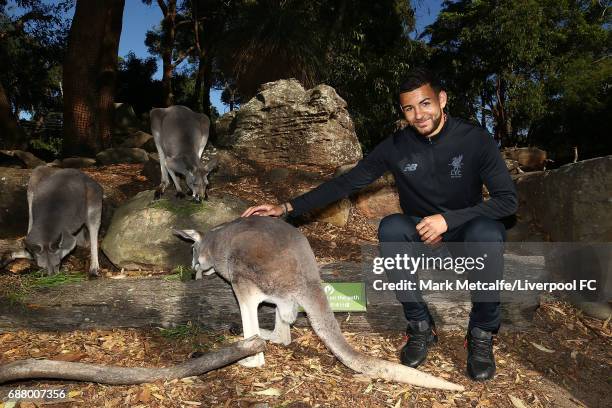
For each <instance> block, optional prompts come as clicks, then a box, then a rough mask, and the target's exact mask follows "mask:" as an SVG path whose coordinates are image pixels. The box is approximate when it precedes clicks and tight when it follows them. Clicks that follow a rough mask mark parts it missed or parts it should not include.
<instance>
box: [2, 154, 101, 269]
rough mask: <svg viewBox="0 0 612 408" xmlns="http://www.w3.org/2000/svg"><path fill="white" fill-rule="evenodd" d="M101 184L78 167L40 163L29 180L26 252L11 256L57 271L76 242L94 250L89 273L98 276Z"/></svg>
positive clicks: (15, 253)
mask: <svg viewBox="0 0 612 408" xmlns="http://www.w3.org/2000/svg"><path fill="white" fill-rule="evenodd" d="M102 196H103V191H102V187H100V185H99V184H98V183H96V182H95V181H94V180H92V179H91V178H89V177H88V176H87V175H86V174H85V173H83V172H81V171H80V170H76V169H55V168H51V167H45V166H40V167H37V168H36V169H34V171H33V172H32V175H31V176H30V180H29V182H28V192H27V197H28V213H29V221H28V234H27V236H26V239H25V246H26V251H21V252H14V253H13V254H12V255H11V258H12V259H17V258H29V259H34V260H36V263H37V264H38V266H39V267H41V268H44V269H46V270H47V272H48V274H49V275H51V274H55V273H57V272H58V270H59V266H60V263H61V261H62V259H63V258H64V257H65V256H66V255H68V254H69V253H70V252H71V251H72V250H73V249H74V247H75V246H76V245H79V246H86V245H87V243H89V245H90V249H91V262H90V266H89V274H90V275H91V276H98V269H99V264H98V231H99V229H100V220H101V216H102Z"/></svg>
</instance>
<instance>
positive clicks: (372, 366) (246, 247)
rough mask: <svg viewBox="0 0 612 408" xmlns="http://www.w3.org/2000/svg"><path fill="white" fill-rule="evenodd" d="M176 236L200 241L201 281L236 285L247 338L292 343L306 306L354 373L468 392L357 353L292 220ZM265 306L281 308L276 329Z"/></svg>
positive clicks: (242, 221)
mask: <svg viewBox="0 0 612 408" xmlns="http://www.w3.org/2000/svg"><path fill="white" fill-rule="evenodd" d="M174 233H175V234H176V235H178V236H179V237H182V238H184V239H187V240H190V241H193V242H194V244H193V263H192V266H193V268H194V269H195V270H196V272H197V273H198V275H197V276H196V278H197V277H198V276H199V277H201V276H202V272H205V271H208V272H206V274H212V273H214V272H217V273H218V274H219V275H221V277H223V278H224V279H225V280H227V281H228V282H229V283H230V284H231V285H232V289H233V290H234V293H235V295H236V299H237V300H238V305H239V307H240V314H241V317H242V327H243V332H244V337H245V338H248V337H250V336H253V335H260V336H261V337H262V338H264V339H266V340H270V341H272V342H275V343H282V344H284V345H288V344H290V343H291V332H290V328H289V325H290V324H292V323H293V322H294V321H295V319H296V318H297V311H298V305H300V306H302V307H303V308H304V310H305V311H306V313H307V315H308V320H309V321H310V323H311V325H312V328H313V330H314V331H315V333H316V334H317V335H318V336H319V338H320V339H321V340H322V341H323V343H325V345H326V346H327V348H328V349H329V350H331V352H332V353H333V354H334V355H335V356H336V357H337V358H338V359H339V360H340V361H341V362H342V363H343V364H344V365H346V366H347V367H349V368H351V369H352V370H354V371H357V372H360V373H363V374H365V375H368V376H370V377H378V378H382V379H385V380H391V381H397V382H402V383H407V384H412V385H417V386H421V387H428V388H439V389H445V390H463V387H462V386H460V385H457V384H453V383H451V382H448V381H445V380H443V379H441V378H437V377H434V376H432V375H429V374H426V373H423V372H420V371H418V370H416V369H414V368H410V367H406V366H403V365H401V364H396V363H391V362H388V361H384V360H380V359H377V358H374V357H371V356H368V355H365V354H362V353H360V352H358V351H356V350H355V349H353V348H352V347H351V346H350V344H349V343H348V342H347V341H346V339H345V338H344V336H343V335H342V332H341V331H340V326H339V325H338V322H337V321H336V318H335V317H334V314H333V312H332V310H331V308H330V306H329V303H328V302H327V298H326V297H325V293H324V292H323V289H322V287H321V283H322V282H321V278H320V276H319V268H318V266H317V262H316V259H315V256H314V253H313V252H312V248H311V247H310V244H309V243H308V240H307V239H306V237H305V236H304V235H303V234H302V233H301V232H300V231H299V230H298V229H296V228H294V227H293V226H291V225H289V224H287V223H286V222H284V221H282V220H279V219H275V218H272V217H247V218H239V219H237V220H234V221H232V222H229V223H225V224H221V225H219V226H217V227H215V228H213V229H211V230H210V231H208V232H207V233H206V234H202V233H200V232H198V231H195V230H174ZM261 302H269V303H274V304H275V305H276V317H275V325H274V330H273V331H269V330H264V329H260V327H259V321H258V317H257V307H258V305H259V304H260V303H261ZM240 363H241V364H242V365H244V366H247V367H261V366H263V365H264V363H265V360H264V355H263V353H259V354H256V355H255V356H252V357H248V358H246V359H244V360H241V361H240Z"/></svg>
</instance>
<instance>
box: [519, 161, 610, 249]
mask: <svg viewBox="0 0 612 408" xmlns="http://www.w3.org/2000/svg"><path fill="white" fill-rule="evenodd" d="M516 187H517V190H518V193H519V206H520V207H521V212H522V213H524V214H526V216H528V217H529V218H530V219H532V220H533V221H534V222H536V223H537V224H538V225H539V226H540V228H541V229H542V231H543V232H544V233H545V234H546V235H547V236H548V237H549V239H550V240H551V241H557V242H612V217H610V214H611V213H612V195H611V193H610V192H611V191H612V155H610V156H605V157H599V158H596V159H590V160H584V161H580V162H577V163H572V164H566V165H565V166H561V167H560V168H558V169H555V170H550V171H545V172H533V173H528V174H525V175H523V176H522V177H519V178H517V180H516Z"/></svg>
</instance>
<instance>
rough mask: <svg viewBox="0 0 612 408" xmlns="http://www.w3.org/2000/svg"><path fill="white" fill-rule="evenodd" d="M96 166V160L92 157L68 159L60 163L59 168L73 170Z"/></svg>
mask: <svg viewBox="0 0 612 408" xmlns="http://www.w3.org/2000/svg"><path fill="white" fill-rule="evenodd" d="M95 165H96V159H92V158H90V157H67V158H65V159H63V160H62V161H61V162H60V163H59V167H63V168H71V169H83V168H86V167H92V166H95Z"/></svg>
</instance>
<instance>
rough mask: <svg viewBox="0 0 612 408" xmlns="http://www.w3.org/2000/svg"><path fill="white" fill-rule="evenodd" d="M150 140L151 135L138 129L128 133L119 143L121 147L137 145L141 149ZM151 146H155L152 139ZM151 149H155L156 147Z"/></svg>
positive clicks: (151, 138)
mask: <svg viewBox="0 0 612 408" xmlns="http://www.w3.org/2000/svg"><path fill="white" fill-rule="evenodd" d="M150 140H153V136H151V135H150V134H148V133H146V132H143V131H141V130H139V131H137V132H134V133H132V134H130V135H129V136H128V137H127V138H126V139H125V141H124V142H123V143H121V147H137V148H141V149H142V148H143V146H144V145H145V144H146V143H147V142H149V141H150ZM153 148H155V141H153ZM153 151H157V149H155V150H153Z"/></svg>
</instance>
